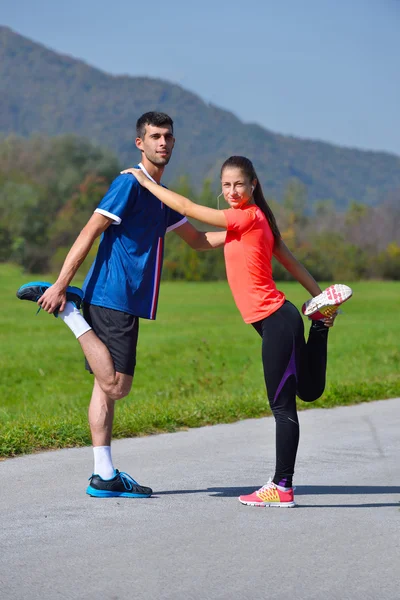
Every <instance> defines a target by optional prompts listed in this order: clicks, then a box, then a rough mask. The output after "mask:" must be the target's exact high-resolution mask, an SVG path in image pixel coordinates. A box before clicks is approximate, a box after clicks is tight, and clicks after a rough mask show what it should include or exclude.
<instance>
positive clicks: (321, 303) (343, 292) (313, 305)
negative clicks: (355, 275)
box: [303, 283, 353, 317]
mask: <svg viewBox="0 0 400 600" xmlns="http://www.w3.org/2000/svg"><path fill="white" fill-rule="evenodd" d="M352 295H353V290H352V289H351V288H350V287H349V286H348V285H344V284H342V283H336V284H335V285H331V286H330V287H328V288H327V289H326V290H324V291H323V292H321V294H319V295H318V296H315V298H311V300H307V302H305V304H304V309H303V314H304V315H305V316H306V317H309V316H310V315H312V314H314V313H316V312H317V311H319V312H321V313H322V314H323V313H324V308H327V309H328V311H327V312H332V309H330V310H329V308H330V307H338V306H340V305H341V304H343V302H346V300H348V299H349V298H351V296H352Z"/></svg>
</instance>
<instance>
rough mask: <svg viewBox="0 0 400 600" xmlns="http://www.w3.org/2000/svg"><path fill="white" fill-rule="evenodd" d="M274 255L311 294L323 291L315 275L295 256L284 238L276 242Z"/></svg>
mask: <svg viewBox="0 0 400 600" xmlns="http://www.w3.org/2000/svg"><path fill="white" fill-rule="evenodd" d="M274 256H275V258H276V259H277V260H279V262H280V263H281V265H283V266H284V267H285V269H286V270H287V271H289V273H290V274H291V275H293V277H294V278H295V279H297V281H298V282H299V283H300V284H301V285H302V286H303V287H304V288H305V289H306V290H307V291H308V292H309V293H310V294H311V296H318V294H320V293H321V291H322V290H321V288H320V287H319V285H318V283H317V282H316V281H315V279H314V277H313V276H312V275H311V274H310V273H309V272H308V271H307V269H306V268H305V267H303V265H302V264H301V263H300V262H299V261H298V260H297V258H295V257H294V256H293V254H292V253H291V252H290V250H289V248H288V247H287V246H286V244H285V242H284V241H283V240H282V239H279V241H277V242H275V246H274Z"/></svg>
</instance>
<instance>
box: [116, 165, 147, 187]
mask: <svg viewBox="0 0 400 600" xmlns="http://www.w3.org/2000/svg"><path fill="white" fill-rule="evenodd" d="M127 173H129V174H130V175H133V176H134V177H135V178H136V179H137V180H138V182H139V183H140V185H142V186H143V187H146V183H147V182H148V181H150V179H149V178H148V177H146V175H145V174H144V173H143V171H142V169H133V168H130V169H125V170H124V171H121V175H126V174H127Z"/></svg>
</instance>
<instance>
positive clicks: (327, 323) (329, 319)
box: [324, 312, 339, 327]
mask: <svg viewBox="0 0 400 600" xmlns="http://www.w3.org/2000/svg"><path fill="white" fill-rule="evenodd" d="M338 314H339V313H338V312H335V313H334V314H333V315H332V316H331V317H325V319H324V325H325V327H333V326H334V324H335V319H336V317H337V316H338Z"/></svg>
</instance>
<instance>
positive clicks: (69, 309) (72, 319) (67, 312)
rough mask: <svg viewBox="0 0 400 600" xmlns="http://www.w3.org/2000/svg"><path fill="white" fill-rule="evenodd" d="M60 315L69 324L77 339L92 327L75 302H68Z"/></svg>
mask: <svg viewBox="0 0 400 600" xmlns="http://www.w3.org/2000/svg"><path fill="white" fill-rule="evenodd" d="M58 316H59V318H60V319H61V321H64V323H65V324H66V325H68V327H69V328H70V329H71V331H72V333H73V334H74V336H75V337H76V339H78V338H79V337H81V335H83V334H84V333H86V332H87V331H90V330H91V329H92V328H91V327H90V325H89V323H88V322H87V321H85V319H84V318H83V316H82V315H81V313H80V311H79V310H78V309H77V308H76V306H75V304H73V302H67V303H66V305H65V308H64V310H63V311H62V312H60V313H58Z"/></svg>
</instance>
